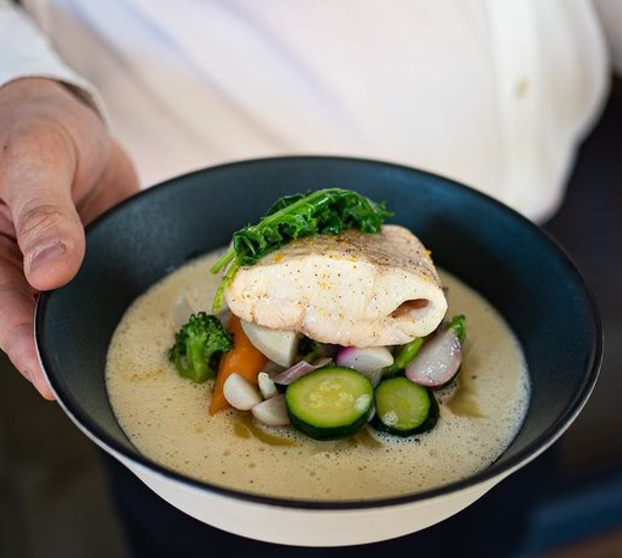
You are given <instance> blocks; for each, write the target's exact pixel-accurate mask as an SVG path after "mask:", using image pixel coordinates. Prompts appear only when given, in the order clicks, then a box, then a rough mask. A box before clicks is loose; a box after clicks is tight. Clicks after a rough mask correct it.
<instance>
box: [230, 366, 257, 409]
mask: <svg viewBox="0 0 622 558" xmlns="http://www.w3.org/2000/svg"><path fill="white" fill-rule="evenodd" d="M223 394H224V396H225V399H226V400H227V403H229V405H231V406H232V407H233V408H234V409H237V410H238V411H250V410H251V409H252V408H253V407H254V406H255V405H258V404H259V403H261V402H262V401H263V399H262V398H261V395H260V394H259V391H258V390H257V388H256V387H255V386H254V385H253V384H251V383H250V382H249V381H248V380H245V379H244V378H242V376H240V375H239V374H236V373H233V374H231V375H230V376H229V377H228V378H227V379H226V381H225V385H224V386H223Z"/></svg>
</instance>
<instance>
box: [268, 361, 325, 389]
mask: <svg viewBox="0 0 622 558" xmlns="http://www.w3.org/2000/svg"><path fill="white" fill-rule="evenodd" d="M316 368H320V367H319V366H317V365H314V364H309V363H308V362H307V361H306V360H301V361H300V362H298V363H296V364H294V366H292V367H291V368H288V369H287V370H284V371H283V372H281V373H280V374H278V375H276V376H275V377H274V378H272V381H273V382H274V383H275V384H281V385H282V386H288V385H289V384H291V383H293V382H295V381H296V380H297V379H298V378H302V376H304V375H305V374H308V373H309V372H313V370H315V369H316Z"/></svg>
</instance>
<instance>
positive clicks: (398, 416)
mask: <svg viewBox="0 0 622 558" xmlns="http://www.w3.org/2000/svg"><path fill="white" fill-rule="evenodd" d="M374 399H375V404H376V414H375V415H374V418H373V421H372V425H373V426H374V427H376V428H377V429H378V430H383V431H385V432H389V433H391V434H396V435H397V436H404V437H406V436H411V435H413V434H421V433H422V432H426V431H427V430H431V429H432V428H434V426H435V425H436V421H437V420H438V404H437V402H436V399H435V397H434V395H433V394H432V393H431V392H430V390H428V389H427V388H425V387H423V386H421V385H419V384H415V383H414V382H411V381H410V380H409V379H408V378H405V377H403V376H400V377H397V378H390V379H388V380H383V381H382V382H380V384H378V387H377V388H376V392H375V394H374Z"/></svg>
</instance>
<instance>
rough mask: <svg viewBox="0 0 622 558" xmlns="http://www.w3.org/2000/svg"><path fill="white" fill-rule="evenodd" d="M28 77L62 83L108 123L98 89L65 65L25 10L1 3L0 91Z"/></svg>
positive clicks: (7, 3)
mask: <svg viewBox="0 0 622 558" xmlns="http://www.w3.org/2000/svg"><path fill="white" fill-rule="evenodd" d="M26 77H41V78H48V79H53V80H56V81H59V82H62V83H63V84H65V85H66V86H67V87H68V88H69V89H71V90H72V91H73V93H74V94H75V95H76V96H78V97H79V98H80V99H81V100H83V101H84V102H85V103H86V104H88V105H89V106H91V107H93V108H94V109H95V110H96V111H97V112H98V113H99V115H100V116H101V117H102V119H104V120H106V115H105V109H104V104H103V102H102V100H101V97H100V95H99V93H98V92H97V90H96V88H95V87H94V86H93V85H92V84H91V83H89V81H87V80H86V79H84V78H83V77H82V76H80V75H78V74H77V73H76V72H74V71H73V70H72V69H71V68H70V67H69V66H68V65H67V64H66V63H65V62H63V60H62V59H61V58H60V56H59V55H58V54H57V53H56V52H55V50H54V48H53V47H52V45H51V43H50V41H49V40H48V39H47V37H46V36H45V35H44V34H43V33H42V31H41V30H40V29H39V27H38V26H37V25H36V24H35V22H34V21H33V20H32V19H31V18H30V17H29V16H28V14H26V13H25V12H24V10H22V9H20V8H19V7H18V6H15V5H14V4H13V3H12V2H11V1H10V0H0V87H2V86H3V85H6V84H7V83H9V82H11V81H14V80H16V79H20V78H26Z"/></svg>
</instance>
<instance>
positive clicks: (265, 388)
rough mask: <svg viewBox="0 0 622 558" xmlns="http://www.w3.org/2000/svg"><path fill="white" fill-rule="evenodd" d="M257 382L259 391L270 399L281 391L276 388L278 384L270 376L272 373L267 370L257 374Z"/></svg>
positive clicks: (265, 397)
mask: <svg viewBox="0 0 622 558" xmlns="http://www.w3.org/2000/svg"><path fill="white" fill-rule="evenodd" d="M257 384H258V385H259V391H260V392H261V396H262V397H263V398H264V399H270V398H271V397H276V396H277V395H278V394H279V391H278V390H277V389H276V384H275V383H274V382H273V381H272V378H270V374H268V373H267V372H260V373H259V374H257Z"/></svg>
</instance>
